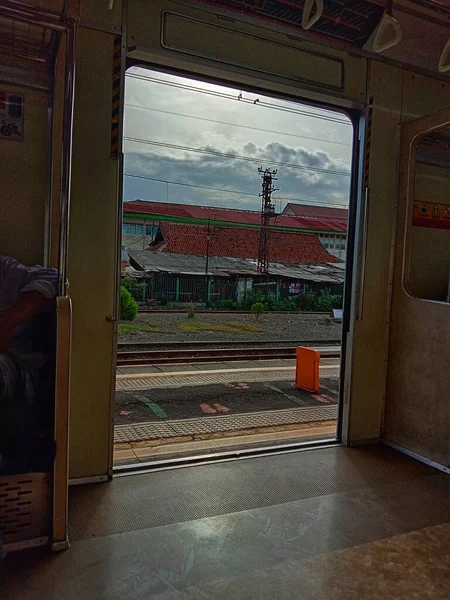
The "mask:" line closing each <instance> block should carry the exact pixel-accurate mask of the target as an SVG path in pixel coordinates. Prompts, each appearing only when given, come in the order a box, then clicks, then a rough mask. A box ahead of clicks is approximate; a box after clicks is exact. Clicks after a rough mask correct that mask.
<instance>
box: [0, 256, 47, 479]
mask: <svg viewBox="0 0 450 600" xmlns="http://www.w3.org/2000/svg"><path fill="white" fill-rule="evenodd" d="M57 285H58V271H57V270H55V269H46V268H43V267H40V266H34V267H25V266H24V265H22V264H20V263H19V262H17V261H16V260H14V259H13V258H10V257H7V256H0V470H2V467H3V470H4V468H5V467H6V466H7V464H8V463H10V462H11V461H12V462H15V463H22V467H21V468H19V471H23V470H26V463H29V462H30V461H34V460H36V458H38V456H39V452H41V451H42V449H43V448H44V450H43V453H44V454H45V455H46V456H47V459H48V455H49V453H50V454H54V450H53V449H52V450H50V451H49V445H48V444H47V445H45V444H42V443H41V442H40V439H39V436H40V432H41V431H44V430H45V432H46V433H47V434H50V437H51V429H52V422H53V421H52V418H53V399H54V372H55V333H56V327H55V321H56V316H55V298H56V294H57Z"/></svg>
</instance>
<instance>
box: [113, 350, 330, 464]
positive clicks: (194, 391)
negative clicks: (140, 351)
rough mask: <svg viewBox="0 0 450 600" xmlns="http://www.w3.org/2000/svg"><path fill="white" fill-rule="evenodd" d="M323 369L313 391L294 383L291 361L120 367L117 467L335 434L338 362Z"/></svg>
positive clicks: (326, 362)
mask: <svg viewBox="0 0 450 600" xmlns="http://www.w3.org/2000/svg"><path fill="white" fill-rule="evenodd" d="M320 370H321V389H320V391H319V393H318V394H310V393H308V392H305V391H302V390H299V389H297V388H296V386H295V382H294V379H295V377H294V374H295V360H291V359H273V360H253V361H251V360H247V361H241V362H239V361H238V362H231V363H228V362H215V363H198V362H195V363H186V364H172V365H170V364H164V365H162V364H158V365H137V366H121V367H118V370H117V371H118V372H117V381H116V410H115V423H116V426H115V433H114V444H115V445H114V459H115V465H116V466H119V467H120V465H126V464H129V463H139V462H148V461H153V460H157V459H161V458H169V457H171V456H173V455H179V454H180V453H182V454H183V455H184V456H186V455H189V454H198V453H199V452H200V453H211V452H217V451H220V450H224V449H226V448H231V447H233V448H245V447H248V446H249V445H251V444H267V445H273V444H277V443H282V442H286V441H289V440H292V441H295V440H298V439H306V438H307V439H330V438H334V436H335V433H336V419H337V403H338V378H339V359H338V358H336V357H335V358H324V359H322V361H321V366H320Z"/></svg>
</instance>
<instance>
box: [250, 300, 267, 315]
mask: <svg viewBox="0 0 450 600" xmlns="http://www.w3.org/2000/svg"><path fill="white" fill-rule="evenodd" d="M265 310H266V307H265V306H264V304H263V303H262V302H255V304H253V305H252V313H253V314H254V315H255V317H256V318H257V319H259V318H260V316H261V315H262V314H263V312H264V311H265Z"/></svg>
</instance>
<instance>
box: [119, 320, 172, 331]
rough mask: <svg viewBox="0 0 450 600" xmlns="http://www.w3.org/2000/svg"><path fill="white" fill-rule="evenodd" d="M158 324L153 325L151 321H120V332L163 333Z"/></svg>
mask: <svg viewBox="0 0 450 600" xmlns="http://www.w3.org/2000/svg"><path fill="white" fill-rule="evenodd" d="M162 332H163V329H160V328H159V327H157V326H156V325H152V324H151V323H150V322H149V321H143V322H142V323H119V333H128V334H129V333H131V334H133V333H162Z"/></svg>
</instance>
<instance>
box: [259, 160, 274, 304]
mask: <svg viewBox="0 0 450 600" xmlns="http://www.w3.org/2000/svg"><path fill="white" fill-rule="evenodd" d="M258 173H259V174H260V175H261V178H262V191H261V193H260V194H259V195H260V197H261V198H262V203H261V204H262V205H261V230H260V234H259V251H258V273H266V274H268V273H269V225H270V219H271V218H272V217H274V216H275V214H276V213H275V205H274V204H273V203H272V192H274V191H275V190H276V188H274V187H273V182H274V181H275V180H276V179H277V177H275V175H276V174H277V169H274V170H271V169H263V168H262V167H259V169H258ZM267 293H269V290H267Z"/></svg>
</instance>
